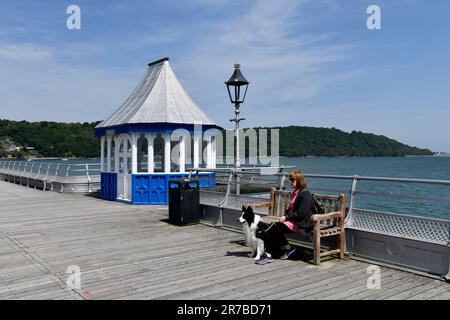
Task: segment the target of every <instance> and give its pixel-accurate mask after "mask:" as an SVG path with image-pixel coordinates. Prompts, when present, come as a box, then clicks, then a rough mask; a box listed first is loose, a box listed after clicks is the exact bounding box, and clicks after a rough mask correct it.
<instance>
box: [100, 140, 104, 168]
mask: <svg viewBox="0 0 450 320" xmlns="http://www.w3.org/2000/svg"><path fill="white" fill-rule="evenodd" d="M100 143H101V144H102V145H101V146H100V153H101V155H100V171H101V172H103V171H105V168H104V167H105V165H104V163H105V136H102V137H101V138H100Z"/></svg>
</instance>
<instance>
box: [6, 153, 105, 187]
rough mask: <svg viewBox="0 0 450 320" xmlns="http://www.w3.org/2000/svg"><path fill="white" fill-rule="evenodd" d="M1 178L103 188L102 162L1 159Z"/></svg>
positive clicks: (34, 183) (31, 183)
mask: <svg viewBox="0 0 450 320" xmlns="http://www.w3.org/2000/svg"><path fill="white" fill-rule="evenodd" d="M0 179H1V180H6V181H9V182H14V183H18V184H22V185H27V186H29V187H35V188H42V189H43V190H55V191H61V192H65V191H66V192H85V191H86V192H94V191H97V190H98V189H99V188H100V163H80V164H76V163H75V164H74V163H65V162H64V161H60V162H40V161H13V160H2V161H0Z"/></svg>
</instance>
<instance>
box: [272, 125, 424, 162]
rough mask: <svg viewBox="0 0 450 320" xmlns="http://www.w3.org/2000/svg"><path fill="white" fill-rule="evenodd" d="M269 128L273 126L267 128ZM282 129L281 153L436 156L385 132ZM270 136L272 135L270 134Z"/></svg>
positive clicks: (331, 155)
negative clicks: (382, 133)
mask: <svg viewBox="0 0 450 320" xmlns="http://www.w3.org/2000/svg"><path fill="white" fill-rule="evenodd" d="M267 129H269V128H267ZM272 129H279V130H280V155H281V156H286V157H299V156H330V157H333V156H350V157H351V156H358V157H388V156H405V155H432V154H433V152H432V151H431V150H428V149H419V148H415V147H410V146H408V145H405V144H402V143H400V142H398V141H396V140H393V139H389V138H387V137H385V136H382V135H375V134H372V133H363V132H361V131H352V132H351V133H347V132H344V131H341V130H338V129H336V128H331V129H329V128H313V127H300V126H289V127H275V128H272ZM268 135H269V136H270V134H268Z"/></svg>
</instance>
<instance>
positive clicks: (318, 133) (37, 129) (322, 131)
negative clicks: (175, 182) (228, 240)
mask: <svg viewBox="0 0 450 320" xmlns="http://www.w3.org/2000/svg"><path fill="white" fill-rule="evenodd" d="M98 123H99V122H93V123H87V122H85V123H56V122H47V121H42V122H27V121H20V122H18V121H10V120H0V140H2V139H3V140H6V139H9V140H11V141H13V142H15V143H16V144H17V145H21V146H24V147H34V148H35V153H37V154H38V155H40V156H44V157H71V156H75V157H80V158H94V157H99V156H100V139H99V138H98V137H96V136H95V132H94V128H95V126H96V125H97V124H98ZM256 129H258V128H256ZM265 129H279V130H280V155H281V156H286V157H295V156H375V157H380V156H405V155H432V154H433V153H432V152H431V151H430V150H428V149H419V148H415V147H410V146H407V145H405V144H402V143H400V142H398V141H395V140H392V139H389V138H387V137H385V136H381V135H374V134H370V133H363V132H360V131H358V132H357V131H353V132H351V133H347V132H344V131H341V130H338V129H335V128H331V129H328V128H313V127H300V126H289V127H273V128H265ZM224 137H225V134H224ZM268 137H269V139H270V132H268ZM269 144H270V141H269ZM155 149H156V150H155V154H157V152H156V151H158V150H159V151H161V150H162V144H161V141H159V142H158V140H157V142H156V144H155ZM26 154H27V152H26V151H25V150H24V149H22V150H21V151H15V152H14V153H13V154H12V155H13V156H17V157H22V156H24V155H26ZM5 155H6V152H5V151H4V150H3V149H2V148H1V145H0V157H1V156H5Z"/></svg>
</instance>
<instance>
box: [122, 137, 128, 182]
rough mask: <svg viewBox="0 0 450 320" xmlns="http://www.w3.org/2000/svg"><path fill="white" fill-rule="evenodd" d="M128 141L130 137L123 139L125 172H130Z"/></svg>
mask: <svg viewBox="0 0 450 320" xmlns="http://www.w3.org/2000/svg"><path fill="white" fill-rule="evenodd" d="M128 141H129V139H127V138H125V139H124V140H123V173H124V174H128Z"/></svg>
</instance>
